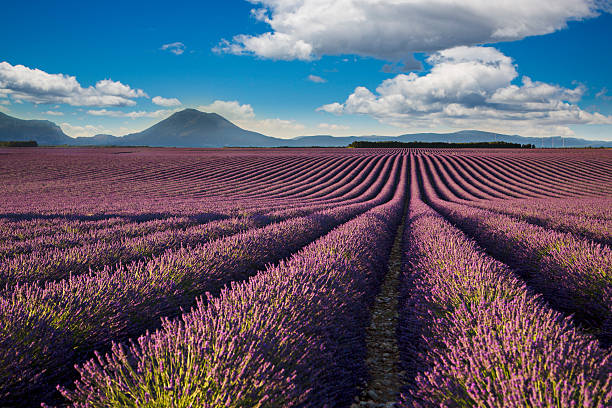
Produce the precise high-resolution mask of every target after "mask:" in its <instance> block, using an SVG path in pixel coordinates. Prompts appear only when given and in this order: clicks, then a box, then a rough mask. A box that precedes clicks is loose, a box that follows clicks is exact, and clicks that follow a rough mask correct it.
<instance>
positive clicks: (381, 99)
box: [318, 46, 612, 134]
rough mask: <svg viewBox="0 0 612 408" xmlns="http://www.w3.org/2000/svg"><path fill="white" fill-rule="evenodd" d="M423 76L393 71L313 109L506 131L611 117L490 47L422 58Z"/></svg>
mask: <svg viewBox="0 0 612 408" xmlns="http://www.w3.org/2000/svg"><path fill="white" fill-rule="evenodd" d="M428 62H429V63H430V64H432V68H431V71H430V72H429V73H427V74H424V75H421V76H419V75H417V74H415V73H410V74H400V75H397V76H395V77H394V78H391V79H387V80H385V81H383V82H382V83H381V84H380V85H379V86H378V87H377V88H376V90H375V92H372V91H370V90H369V89H367V88H365V87H357V88H355V90H354V91H353V93H352V94H351V95H349V96H348V97H347V99H346V100H345V101H344V102H343V103H339V102H334V103H330V104H327V105H323V106H321V107H320V108H318V110H319V111H325V112H329V113H333V114H336V115H340V114H364V115H369V116H371V117H373V118H375V119H377V120H379V121H380V122H383V123H387V124H391V125H394V126H398V127H412V128H414V127H419V126H420V127H451V128H466V127H467V128H477V127H478V128H482V129H497V130H499V129H509V130H521V131H528V132H531V133H533V134H535V133H546V132H562V134H569V133H571V131H570V129H569V128H568V127H567V126H569V125H577V124H612V116H604V115H602V114H599V113H590V112H586V111H584V110H582V109H580V107H578V106H577V105H576V102H578V101H579V100H580V99H581V97H582V95H583V94H584V92H585V88H584V87H583V86H580V85H579V86H576V87H575V88H573V89H571V88H564V87H561V86H559V85H554V84H548V83H544V82H538V81H533V80H532V79H531V78H528V77H525V76H524V77H522V78H521V84H520V85H516V84H515V83H513V82H514V80H515V79H516V78H518V76H519V74H518V72H517V68H516V66H515V65H514V63H513V61H512V59H511V58H510V57H508V56H506V55H504V54H502V53H501V52H499V51H498V50H496V49H495V48H491V47H465V46H462V47H456V48H452V49H448V50H443V51H440V52H437V53H434V54H433V55H431V56H430V57H429V58H428Z"/></svg>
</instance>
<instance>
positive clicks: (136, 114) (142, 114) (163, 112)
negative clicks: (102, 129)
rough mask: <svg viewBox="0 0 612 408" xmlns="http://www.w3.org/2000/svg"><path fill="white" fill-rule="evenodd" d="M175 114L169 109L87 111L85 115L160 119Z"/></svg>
mask: <svg viewBox="0 0 612 408" xmlns="http://www.w3.org/2000/svg"><path fill="white" fill-rule="evenodd" d="M173 112H175V110H171V109H160V110H156V111H151V112H147V111H132V112H123V111H118V110H108V109H95V110H88V111H87V113H88V114H90V115H93V116H110V117H113V118H131V119H137V118H162V117H164V116H167V115H169V114H171V113H173Z"/></svg>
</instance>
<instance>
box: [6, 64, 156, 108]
mask: <svg viewBox="0 0 612 408" xmlns="http://www.w3.org/2000/svg"><path fill="white" fill-rule="evenodd" d="M0 93H4V94H8V95H10V96H11V98H13V99H14V100H15V101H18V102H19V101H28V102H33V103H65V104H68V105H72V106H133V105H135V104H136V102H135V101H134V99H136V98H143V97H147V94H146V93H145V92H144V91H143V90H141V89H133V88H131V87H130V86H129V85H125V84H122V83H121V82H118V81H113V80H110V79H103V80H101V81H98V82H96V84H95V86H89V87H87V88H84V87H82V86H81V84H80V83H79V82H78V81H77V80H76V78H75V77H74V76H70V75H65V74H49V73H47V72H45V71H42V70H40V69H36V68H34V69H32V68H28V67H26V66H23V65H11V64H9V63H8V62H0Z"/></svg>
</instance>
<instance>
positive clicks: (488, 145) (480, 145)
mask: <svg viewBox="0 0 612 408" xmlns="http://www.w3.org/2000/svg"><path fill="white" fill-rule="evenodd" d="M348 147H356V148H362V147H429V148H433V149H444V148H454V149H467V148H472V149H474V148H475V149H535V145H533V144H520V143H508V142H472V143H446V142H394V141H387V142H353V143H351V144H350V145H348Z"/></svg>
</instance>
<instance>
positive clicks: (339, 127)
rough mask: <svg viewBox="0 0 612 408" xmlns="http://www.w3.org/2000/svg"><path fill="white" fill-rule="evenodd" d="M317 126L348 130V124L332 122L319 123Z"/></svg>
mask: <svg viewBox="0 0 612 408" xmlns="http://www.w3.org/2000/svg"><path fill="white" fill-rule="evenodd" d="M319 128H321V129H328V130H348V129H350V127H349V126H344V125H336V124H333V123H331V124H330V123H319Z"/></svg>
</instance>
